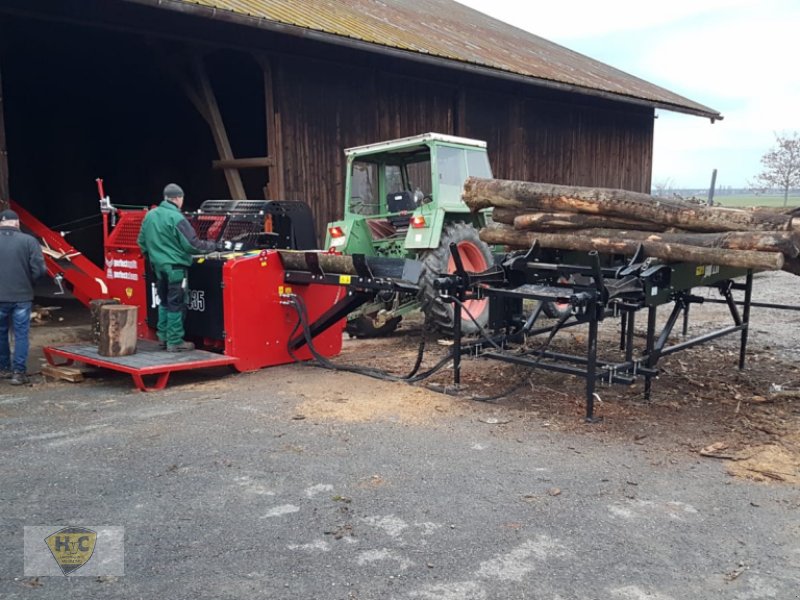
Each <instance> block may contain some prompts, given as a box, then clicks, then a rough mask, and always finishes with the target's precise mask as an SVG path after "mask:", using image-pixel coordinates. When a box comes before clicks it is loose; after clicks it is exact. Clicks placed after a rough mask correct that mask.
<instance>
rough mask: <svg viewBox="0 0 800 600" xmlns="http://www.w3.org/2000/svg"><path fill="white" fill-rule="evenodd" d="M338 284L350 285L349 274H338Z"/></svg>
mask: <svg viewBox="0 0 800 600" xmlns="http://www.w3.org/2000/svg"><path fill="white" fill-rule="evenodd" d="M339 285H350V275H339Z"/></svg>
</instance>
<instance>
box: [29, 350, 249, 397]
mask: <svg viewBox="0 0 800 600" xmlns="http://www.w3.org/2000/svg"><path fill="white" fill-rule="evenodd" d="M43 352H44V355H45V358H47V362H49V363H50V364H51V365H55V366H61V365H71V364H73V363H75V362H79V363H83V364H86V365H92V366H95V367H101V368H103V369H109V370H111V371H121V372H123V373H128V374H129V375H130V376H131V377H132V378H133V382H134V384H135V385H136V388H137V389H138V390H139V391H142V392H153V391H157V390H163V389H164V388H165V387H166V385H167V381H168V380H169V376H170V374H171V373H173V372H174V371H189V370H192V369H206V368H210V367H221V366H225V365H232V364H233V363H235V362H236V361H237V360H238V359H237V358H236V357H234V356H226V355H224V354H218V353H216V352H208V351H207V350H192V351H191V352H174V353H173V352H166V351H164V350H162V349H161V348H159V346H158V342H154V341H151V340H144V339H140V340H139V341H138V342H137V344H136V354H132V355H130V356H118V357H111V356H100V355H99V354H98V353H97V346H96V345H94V344H69V345H64V346H47V347H45V348H44V349H43ZM58 358H60V359H64V362H56V360H57V359H58ZM145 377H155V382H154V383H153V385H150V386H148V385H147V384H146V383H145V381H144V378H145Z"/></svg>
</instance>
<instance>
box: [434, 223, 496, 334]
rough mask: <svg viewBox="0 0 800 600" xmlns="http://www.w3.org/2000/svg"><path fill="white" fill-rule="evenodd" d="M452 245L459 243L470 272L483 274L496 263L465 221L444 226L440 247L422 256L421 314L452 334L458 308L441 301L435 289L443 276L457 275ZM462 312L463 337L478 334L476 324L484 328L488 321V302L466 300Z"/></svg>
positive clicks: (475, 231)
mask: <svg viewBox="0 0 800 600" xmlns="http://www.w3.org/2000/svg"><path fill="white" fill-rule="evenodd" d="M452 243H455V244H456V246H457V248H458V251H459V254H460V255H461V260H462V262H463V263H464V268H465V269H466V270H467V271H471V272H473V273H480V272H482V271H485V270H486V269H488V268H489V267H490V266H491V265H492V263H493V258H492V251H491V249H490V248H489V246H488V245H487V244H486V243H485V242H483V241H481V239H480V238H479V237H478V231H477V230H476V229H475V228H474V227H472V226H471V225H467V224H466V223H463V222H457V223H448V224H447V225H445V227H444V229H443V230H442V236H441V239H440V242H439V247H438V248H436V249H434V250H429V251H428V252H426V253H425V254H424V255H423V257H422V276H421V277H420V292H419V298H420V302H421V304H422V311H423V312H424V313H425V316H426V318H427V319H429V320H430V321H432V323H433V325H435V326H436V327H437V329H439V330H440V331H443V332H446V333H452V331H453V310H454V307H455V306H456V305H455V304H453V303H450V302H442V301H441V300H440V299H439V292H438V291H437V290H436V289H435V288H434V287H433V281H434V280H435V279H436V277H438V276H439V275H441V274H444V273H453V272H455V270H456V266H455V262H454V261H453V257H452V256H451V255H450V244H452ZM459 310H461V331H462V332H463V333H464V334H474V333H477V332H478V326H477V325H476V324H475V321H477V322H478V323H479V324H480V326H481V327H484V326H485V325H486V323H487V322H488V321H489V301H488V300H485V299H484V300H467V301H465V302H464V306H463V308H460V309H459ZM470 316H471V318H470ZM473 319H474V321H473Z"/></svg>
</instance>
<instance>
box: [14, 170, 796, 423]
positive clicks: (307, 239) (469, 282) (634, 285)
mask: <svg viewBox="0 0 800 600" xmlns="http://www.w3.org/2000/svg"><path fill="white" fill-rule="evenodd" d="M98 188H99V192H100V214H101V215H102V223H103V245H104V258H105V264H104V268H103V269H101V268H99V267H98V266H97V265H95V264H94V263H93V262H92V261H90V260H89V259H88V258H86V257H85V256H83V255H82V254H81V253H80V252H79V251H78V250H77V249H75V248H74V247H73V246H72V245H71V244H69V243H68V242H67V241H66V239H65V236H64V235H63V234H62V233H60V232H57V231H54V230H52V229H50V228H49V227H47V226H46V225H44V224H43V223H42V222H41V221H39V220H38V219H36V217H34V216H33V215H32V214H30V213H29V212H28V211H27V210H25V209H24V208H23V207H21V206H19V204H17V203H14V202H13V201H12V208H13V209H14V210H15V211H17V213H18V214H19V215H20V219H21V221H22V224H23V227H24V228H25V229H27V230H28V231H30V233H32V234H33V235H34V236H36V237H37V238H39V240H40V242H41V244H42V247H43V249H44V253H45V262H46V265H47V269H48V273H49V274H50V276H51V277H53V278H54V279H55V280H56V282H57V283H58V284H59V285H62V284H63V283H66V284H68V287H69V288H70V291H71V292H72V294H73V295H74V296H75V297H76V298H77V299H78V300H80V301H81V302H83V303H84V304H86V305H89V304H90V302H91V301H93V300H100V299H115V300H118V301H119V302H121V303H123V304H128V305H133V306H136V307H137V308H138V311H137V312H138V323H137V327H138V335H139V338H140V341H139V344H138V346H137V352H136V353H135V354H133V355H131V356H125V357H103V356H99V355H98V353H97V348H96V346H95V345H93V344H68V345H59V346H49V347H46V348H45V349H44V354H45V357H46V358H47V360H48V361H49V362H50V363H51V364H53V365H58V364H72V363H73V362H78V363H83V364H88V365H94V366H99V367H103V368H107V369H112V370H115V371H120V372H124V373H128V374H130V375H131V377H132V378H133V380H134V383H135V385H136V387H137V388H138V389H140V390H142V391H151V390H158V389H163V388H164V387H165V386H166V384H167V381H168V378H169V375H170V374H171V373H172V372H175V371H182V370H189V369H201V368H208V367H218V366H226V365H227V366H229V367H232V368H233V369H235V370H236V371H240V372H242V371H253V370H257V369H260V368H263V367H268V366H273V365H279V364H287V363H292V362H299V361H309V360H313V361H315V362H316V363H318V364H320V365H322V366H325V367H328V368H334V369H343V370H348V371H353V372H357V373H361V374H363V375H368V376H372V377H380V378H383V379H388V380H391V381H404V382H407V383H417V382H420V381H422V380H423V379H425V378H427V377H429V376H431V375H433V374H434V373H436V372H437V371H439V370H440V369H442V368H444V367H446V366H450V365H451V364H452V383H453V385H452V386H449V385H448V386H445V389H447V390H448V391H453V390H459V388H460V385H461V375H462V368H463V363H462V358H463V357H464V356H471V357H481V358H483V359H488V360H497V361H501V362H505V363H512V364H516V365H520V366H522V367H528V368H531V369H540V370H546V371H554V372H558V373H564V374H569V375H574V376H578V377H581V378H583V379H585V383H586V385H585V407H586V411H585V418H586V420H587V421H589V422H592V421H595V420H596V419H597V418H596V416H595V410H594V409H595V401H596V399H597V388H598V386H599V385H603V384H624V385H631V384H633V383H635V382H636V381H637V380H639V379H643V380H644V394H645V398H646V399H649V397H650V394H651V387H652V382H653V380H654V379H655V378H656V377H657V376H658V373H659V370H658V366H657V365H658V362H659V360H660V359H661V358H663V357H665V356H668V355H670V354H673V353H676V352H679V351H681V350H685V349H687V348H691V347H694V346H697V345H699V344H703V343H706V342H709V341H711V340H715V339H717V338H720V337H723V336H727V335H734V334H735V335H738V336H739V356H738V367H739V368H740V369H742V368H744V366H745V356H746V347H747V338H748V326H749V321H750V309H751V307H753V306H762V307H769V308H791V309H795V310H796V309H797V308H798V307H791V306H785V305H776V304H768V303H758V302H753V300H752V288H753V271H752V270H743V269H734V268H729V267H719V266H715V265H694V264H686V263H666V262H663V261H661V260H657V259H653V258H650V257H647V256H646V254H645V252H644V250H643V248H640V251H639V252H637V254H636V255H635V256H633V257H630V258H625V257H622V256H611V255H601V254H598V253H596V252H565V251H557V250H545V249H542V248H539V246H538V244H536V243H534V244H533V246H532V247H531V248H530V249H528V250H527V251H518V252H512V253H501V254H495V256H494V264H493V265H491V266H490V267H489V268H488V269H487V270H485V271H483V272H481V273H473V272H469V271H468V270H467V269H466V268H465V267H464V264H465V261H463V260H462V257H461V255H460V251H459V248H458V246H457V245H456V244H451V245H450V252H451V256H452V263H453V265H454V266H453V268H451V269H450V271H451V272H447V273H442V274H440V275H439V277H437V278H436V279H435V281H434V287H435V288H436V290H437V291H438V294H439V298H438V301H440V302H442V303H445V304H450V305H452V307H453V315H454V319H453V327H452V332H451V333H452V336H453V344H452V346H451V347H450V351H449V352H448V353H447V354H446V355H445V356H444V357H442V358H440V359H439V360H438V362H436V363H435V364H434V365H433V366H432V367H431V368H429V369H427V370H425V371H422V372H421V371H420V367H421V365H422V362H423V353H424V347H425V344H424V341H423V342H422V343H420V347H419V352H418V356H417V359H416V361H415V364H414V367H413V368H412V369H411V371H410V373H408V374H407V375H395V374H392V373H387V372H385V371H381V370H378V369H375V368H370V367H358V366H348V365H341V364H337V363H336V362H334V361H332V360H331V359H332V358H333V357H335V356H337V355H338V354H339V353H340V352H341V347H342V335H343V331H344V326H345V319H346V317H347V315H348V314H350V313H352V312H353V311H356V310H358V309H359V308H360V307H362V306H363V305H364V304H366V303H369V302H374V301H375V299H376V298H380V297H381V296H385V295H387V294H396V293H403V294H410V293H415V292H416V291H417V290H418V289H419V279H420V275H421V265H420V263H419V262H417V261H415V260H411V259H405V258H390V257H374V256H370V257H368V256H364V255H361V254H353V255H342V254H340V253H338V252H336V251H335V249H333V248H332V249H330V250H327V251H320V250H317V249H316V248H315V246H316V240H315V235H314V233H313V232H314V226H313V219H312V217H311V212H310V209H309V207H308V206H307V205H306V204H305V203H302V202H289V201H253V200H241V201H235V200H207V201H205V202H204V203H203V204H202V205H201V207H200V209H198V210H197V211H196V212H193V213H188V214H187V218H188V219H189V221H190V222H191V223H192V225H193V226H194V227H195V230H196V231H197V233H198V236H199V237H200V238H201V239H206V240H213V241H215V242H228V244H227V245H226V246H229V247H230V248H231V250H230V251H225V252H217V253H213V254H209V255H204V256H197V257H195V258H194V261H193V264H192V266H191V267H190V268H189V270H188V294H187V296H188V299H187V317H186V337H187V339H192V340H194V341H195V342H196V343H197V346H198V349H197V350H195V351H192V352H186V353H180V354H169V353H166V352H161V351H159V350H158V345H157V343H156V342H155V341H154V340H155V335H154V326H155V323H156V321H157V297H156V295H155V286H154V281H153V277H152V275H151V274H150V270H149V268H148V266H147V265H146V263H145V260H144V258H143V257H142V255H141V252H140V251H139V248H138V246H137V244H136V239H137V237H138V234H139V229H140V227H141V223H142V220H143V219H144V216H145V214H146V213H147V209H146V208H121V207H116V206H113V205H112V204H111V202H110V199H109V197H108V196H106V195H105V193H104V190H103V188H102V180H98ZM704 287H705V288H712V289H715V290H717V291H718V292H719V295H720V298H718V299H710V298H708V297H704V296H701V295H698V294H695V293H694V292H693V290H694V289H695V288H704ZM734 291H741V292H743V299H742V300H736V299H735V298H734V295H733V292H734ZM703 302H720V303H724V304H726V305H727V307H728V308H729V312H730V315H731V324H730V325H728V326H726V327H723V328H720V329H717V330H714V331H705V332H703V333H701V334H699V335H695V336H693V337H690V336H689V335H688V333H689V332H688V329H689V310H690V307H691V305H692V304H699V303H703ZM481 303H488V308H489V320H488V323H487V324H486V325H485V326H484V325H482V324H480V323H478V321H477V320H476V319H475V318H474V317H473V314H472V312H470V308H472V307H475V306H480V304H481ZM553 303H557V304H559V305H564V306H569V308H570V310H568V311H563V314H562V316H560V317H559V318H557V319H555V320H554V319H546V317H545V315H544V314H543V313H544V307H545V306H548V305H552V304H553ZM664 305H671V306H672V308H671V311H670V313H669V316H668V318H667V319H666V322H665V323H663V324H661V325H659V324H658V322H657V310H658V308H659V307H660V306H664ZM740 309H741V310H740ZM481 310H483V308H482V307H481ZM640 311H643V312H645V313H646V323H647V325H646V332H645V336H644V337H645V342H644V345H643V347H636V344H635V339H636V336H635V335H634V331H635V324H636V317H637V314H638V313H639V312H640ZM611 318H615V319H617V320H618V321H619V325H618V342H619V343H618V348H616V350H618V356H614V357H611V358H599V357H598V339H599V327H600V323H601V322H603V321H605V320H608V319H611ZM681 319H682V339H681V341H679V342H674V343H673V342H671V335H672V333H673V330H674V329H675V327H676V325H677V324H678V322H679V320H681ZM465 321H470V323H471V324H472V325H473V327H472V329H475V330H477V334H475V335H471V336H464V335H463V334H462V332H463V330H464V327H463V324H464V323H465ZM577 327H583V328H585V330H586V332H587V333H586V336H585V339H586V344H585V348H584V349H583V350H582V351H580V352H575V353H572V354H570V353H566V352H563V351H556V350H554V349H552V346H553V341H554V339H555V337H556V335H557V334H558V333H559V332H561V331H563V330H567V329H572V328H577ZM425 329H426V328H423V330H425ZM422 339H423V340H424V333H423V338H422ZM615 346H616V343H615ZM59 361H60V362H59ZM520 378H521V379H520V381H516V382H509V383H510V384H512V385H511V387H510V388H509V389H507V390H505V391H503V392H501V393H500V394H498V395H496V396H494V397H492V398H476V399H482V400H493V399H495V398H499V397H501V396H503V395H505V394H508V393H511V391H513V390H515V389H519V388H521V387H522V386H523V385H524V384H525V382H527V376H523V375H520ZM146 380H147V381H146ZM151 380H152V382H151ZM148 382H150V383H148Z"/></svg>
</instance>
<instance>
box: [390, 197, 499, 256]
mask: <svg viewBox="0 0 800 600" xmlns="http://www.w3.org/2000/svg"><path fill="white" fill-rule="evenodd" d="M413 216H415V217H416V216H422V217H424V218H425V227H421V228H414V227H409V228H408V233H407V234H406V243H405V247H406V249H408V250H430V249H431V248H438V247H439V243H440V242H441V238H442V230H443V229H444V226H445V225H446V224H447V223H448V222H450V221H456V220H457V221H465V222H470V221H475V220H476V217H475V216H474V215H472V214H471V213H470V210H469V208H467V206H466V205H464V206H463V210H461V207H457V208H454V207H452V206H451V207H448V208H447V210H445V209H443V208H428V207H427V206H422V207H420V208H418V209H417V210H415V211H414V215H413ZM481 216H482V215H481ZM478 221H479V222H475V223H474V226H475V228H476V229H479V228H480V227H481V224H480V222H482V221H483V219H478Z"/></svg>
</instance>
